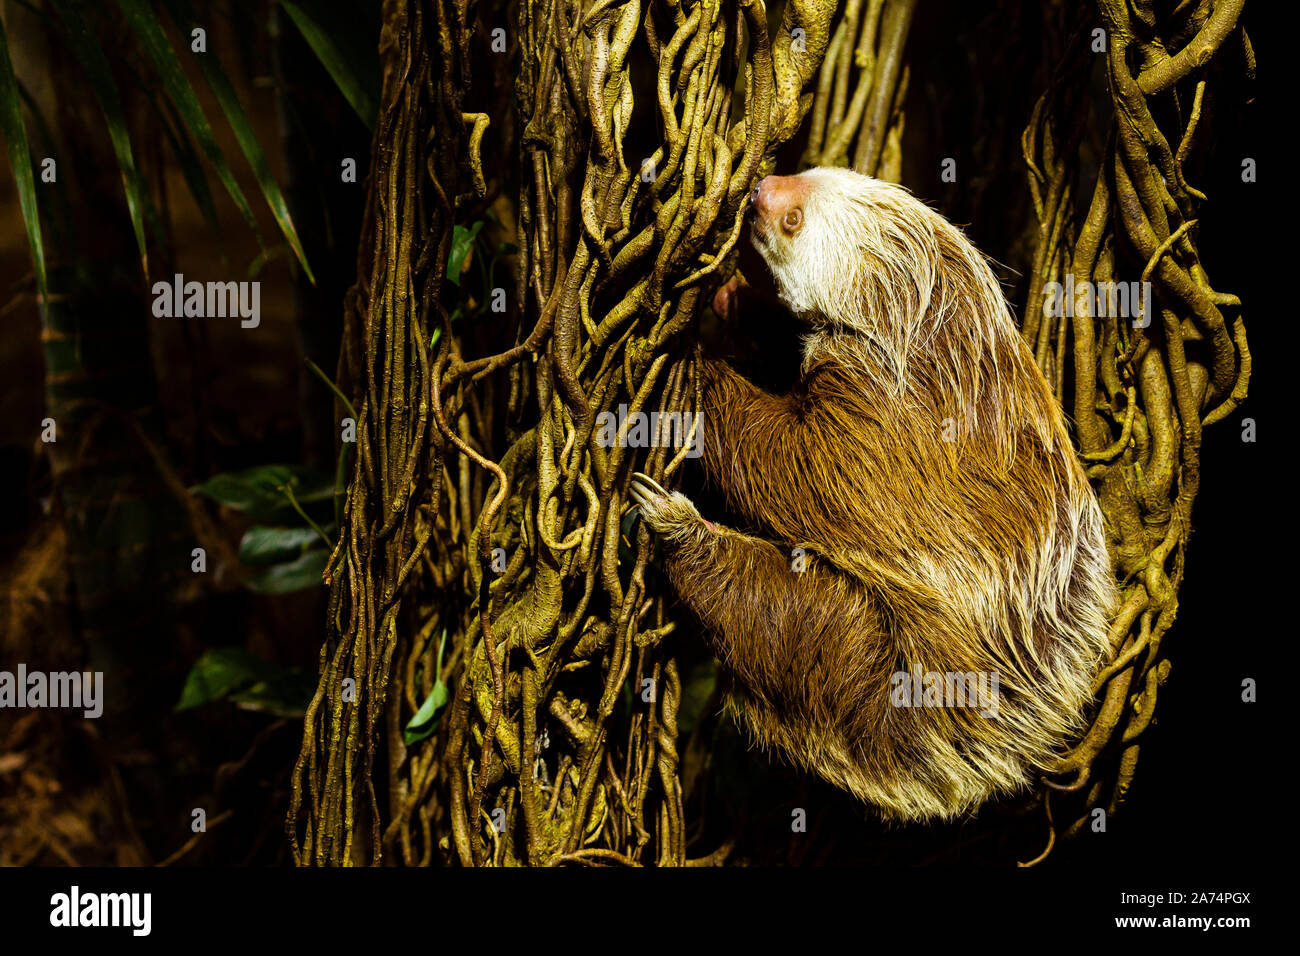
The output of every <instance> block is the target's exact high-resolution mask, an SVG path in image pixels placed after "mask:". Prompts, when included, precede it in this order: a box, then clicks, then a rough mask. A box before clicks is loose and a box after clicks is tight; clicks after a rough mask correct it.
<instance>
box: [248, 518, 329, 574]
mask: <svg viewBox="0 0 1300 956" xmlns="http://www.w3.org/2000/svg"><path fill="white" fill-rule="evenodd" d="M319 542H320V538H319V537H318V536H317V535H316V532H315V530H313V529H312V528H269V527H267V526H266V525H260V524H259V525H254V526H253V527H251V528H249V529H248V530H247V531H245V532H244V537H243V538H242V539H241V540H240V542H239V560H240V561H242V562H243V563H244V564H248V565H254V566H256V565H262V564H279V563H280V562H282V561H293V560H295V559H296V558H298V557H299V556H300V555H301V554H302V553H303V552H304V551H306V550H307V549H308V548H309V547H311V546H312V545H314V544H318V543H319Z"/></svg>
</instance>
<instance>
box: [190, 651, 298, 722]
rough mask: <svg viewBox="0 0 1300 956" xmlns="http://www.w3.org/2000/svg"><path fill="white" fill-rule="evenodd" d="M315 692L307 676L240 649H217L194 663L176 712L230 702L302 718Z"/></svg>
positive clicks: (250, 708) (282, 715)
mask: <svg viewBox="0 0 1300 956" xmlns="http://www.w3.org/2000/svg"><path fill="white" fill-rule="evenodd" d="M315 689H316V681H315V679H314V677H312V676H311V675H309V674H303V673H302V672H301V671H298V670H286V669H284V668H281V667H277V666H275V665H274V664H270V663H268V662H266V661H264V660H262V659H261V658H260V657H258V656H257V655H256V654H252V653H249V652H248V651H246V650H244V649H243V648H239V647H217V648H213V649H212V650H209V651H206V652H205V653H204V654H203V656H202V657H200V658H199V659H198V660H197V661H195V662H194V666H193V667H191V668H190V672H189V674H187V675H186V677H185V686H184V687H183V688H182V689H181V696H180V700H179V701H177V703H176V707H175V710H176V711H178V712H179V711H183V710H190V709H192V708H194V707H199V706H202V705H204V704H210V703H212V702H214V701H218V700H225V699H229V700H230V701H232V702H233V703H234V704H236V705H237V706H239V707H240V708H242V709H244V710H258V711H266V712H268V713H272V714H275V715H276V716H280V717H297V716H301V715H302V714H303V712H304V711H305V710H306V709H307V703H308V701H310V700H311V695H312V694H313V693H314V691H315Z"/></svg>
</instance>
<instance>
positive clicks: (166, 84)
mask: <svg viewBox="0 0 1300 956" xmlns="http://www.w3.org/2000/svg"><path fill="white" fill-rule="evenodd" d="M115 5H116V7H117V8H118V9H119V10H120V11H121V14H122V16H123V18H124V19H125V21H126V23H127V24H128V25H129V27H130V29H131V33H132V35H133V36H134V37H135V40H136V41H137V43H138V48H134V47H131V46H129V45H128V47H126V48H124V49H117V48H115V47H112V46H108V45H106V44H105V43H104V41H103V39H102V38H104V37H106V36H110V35H112V31H110V30H107V29H106V28H105V23H104V18H106V17H109V16H111V15H112V13H111V7H110V6H109V5H108V4H96V3H89V2H87V0H51V6H52V7H53V9H54V11H55V13H57V16H52V15H48V14H47V13H46V12H44V11H42V10H40V9H38V8H35V7H29V9H30V10H31V11H32V12H33V14H34V15H37V16H42V17H44V18H45V22H46V24H47V26H48V27H49V28H50V32H51V35H52V36H54V37H55V38H57V39H59V40H61V41H62V42H63V43H65V44H66V45H67V49H68V53H69V54H70V58H71V59H72V60H75V61H76V62H77V63H78V64H80V65H81V67H82V68H83V69H84V70H85V73H86V78H87V80H88V83H87V86H88V87H89V91H88V92H89V93H90V94H93V96H94V97H95V100H96V101H97V102H98V104H99V109H100V112H101V113H102V114H103V117H104V122H105V125H106V126H107V128H108V133H109V139H110V140H111V142H112V145H113V153H114V156H115V157H116V160H117V164H118V166H119V167H120V169H121V174H122V186H123V191H124V193H125V196H126V205H127V212H128V214H129V216H130V220H131V228H132V231H133V232H134V234H135V242H136V247H137V250H138V252H139V255H140V263H141V266H142V268H143V270H144V274H145V276H146V277H147V276H148V274H149V260H148V252H147V230H146V223H147V224H148V226H149V227H150V229H151V230H152V231H153V232H154V234H155V236H156V237H157V239H158V240H159V241H165V236H164V235H163V232H162V229H161V227H160V225H159V223H158V218H157V212H156V211H155V210H154V209H153V208H152V206H151V205H150V201H149V192H148V190H147V189H146V188H145V184H144V183H143V181H142V177H141V175H140V170H139V167H138V166H137V165H136V161H135V152H134V149H133V144H132V142H131V137H130V134H129V131H128V130H129V127H128V123H127V120H126V115H125V111H124V109H123V106H122V98H121V95H120V92H119V90H118V86H117V83H116V81H115V80H114V66H115V64H117V63H119V62H120V63H124V64H125V65H126V68H127V69H128V70H131V71H134V70H136V69H137V68H138V66H139V63H138V62H137V61H138V59H139V56H138V54H139V53H140V52H142V53H143V55H144V57H145V59H146V60H147V61H148V64H149V66H150V67H152V71H148V70H146V71H145V72H144V73H143V75H141V76H140V77H139V81H140V84H141V88H142V90H143V92H144V93H145V95H146V97H147V98H148V99H149V101H150V102H151V103H152V105H153V108H154V110H155V112H156V115H157V119H158V122H159V125H160V127H161V129H162V133H163V135H164V137H165V138H166V140H167V142H168V144H169V145H170V146H171V148H172V151H173V153H174V154H175V156H176V160H177V163H178V164H179V166H180V169H181V172H182V175H183V176H184V178H185V182H186V185H187V186H188V187H189V190H190V193H191V194H192V196H193V197H194V201H195V202H196V203H197V204H198V206H199V209H200V211H201V212H202V213H203V215H204V218H205V219H206V220H207V221H208V222H209V224H210V225H212V226H213V228H214V229H215V228H216V226H217V216H216V207H215V205H214V204H213V201H212V192H211V190H210V188H209V187H208V182H207V178H206V175H205V174H204V171H203V165H202V162H201V161H200V159H199V154H200V153H201V154H202V156H203V157H204V158H205V159H206V160H207V163H208V165H209V166H210V167H211V168H212V169H213V170H214V171H215V172H216V174H217V178H218V179H219V180H220V181H221V183H222V185H223V186H224V187H225V189H226V192H227V193H229V195H230V198H231V199H232V200H233V202H234V204H235V207H236V208H237V209H238V210H239V212H240V215H241V216H242V217H243V218H244V221H245V222H246V223H247V224H248V226H249V227H250V228H251V229H252V230H253V232H254V234H255V235H256V236H257V240H258V244H259V246H263V242H262V236H261V233H260V231H259V229H258V227H257V220H256V218H255V217H254V215H253V210H252V207H251V206H250V205H249V202H248V199H247V198H246V197H245V195H244V192H243V190H242V189H241V188H240V186H239V183H238V182H237V181H236V179H235V176H234V173H233V171H232V170H231V167H230V165H229V163H228V162H227V161H226V158H225V155H224V154H223V153H222V151H221V148H220V147H219V146H218V145H217V141H216V137H215V135H214V133H213V130H212V127H211V125H210V124H209V122H208V118H207V116H206V115H205V113H204V112H203V109H202V107H201V105H200V103H199V98H198V95H197V94H196V92H195V90H194V87H193V86H192V84H191V83H190V81H189V79H188V77H187V76H186V74H185V70H184V67H183V65H182V61H181V58H180V57H179V56H178V55H177V52H176V50H175V48H174V47H173V46H172V43H171V41H170V40H169V39H168V37H167V32H166V29H165V28H164V25H163V22H162V20H161V19H160V18H159V16H158V13H157V12H156V10H155V5H154V3H152V2H151V0H116V4H115ZM163 5H164V6H165V7H166V9H167V10H168V11H169V13H170V15H171V19H172V20H173V22H174V23H175V25H176V27H177V28H178V29H179V31H180V33H181V36H182V37H188V36H189V30H190V28H191V25H193V24H196V23H201V22H202V21H201V20H200V19H199V17H197V16H196V15H195V10H194V8H193V7H192V6H191V3H190V0H163ZM283 6H284V8H285V10H286V12H287V13H288V14H289V17H290V19H292V20H293V22H294V23H295V24H296V25H297V27H298V29H299V30H300V31H301V32H302V34H303V36H304V37H305V38H306V39H307V42H308V43H309V44H310V46H311V48H312V49H313V51H315V53H316V55H317V56H318V57H319V58H320V60H321V62H322V64H323V65H324V66H325V68H326V69H327V70H328V71H329V73H330V75H331V77H333V79H334V81H335V83H337V84H338V87H339V90H340V91H341V92H342V93H343V95H344V96H345V97H346V98H347V100H348V102H349V103H351V104H352V106H353V108H354V109H356V110H357V112H358V114H359V115H360V116H361V118H362V119H363V120H364V121H365V122H366V123H367V125H369V126H371V127H373V125H374V120H375V113H376V106H375V104H376V103H377V101H378V91H379V66H378V55H377V52H376V51H374V50H373V49H371V46H370V44H367V43H365V42H364V41H363V40H362V39H361V38H360V37H358V36H357V30H356V23H355V16H354V14H355V13H356V10H355V7H356V5H355V4H346V5H345V4H334V3H319V2H318V3H305V2H302V3H288V2H285V3H283ZM361 6H362V7H363V8H365V9H364V10H363V11H362V12H363V13H370V12H374V11H375V10H377V7H376V6H375V5H374V4H373V3H366V4H362V5H361ZM198 13H199V14H200V15H207V16H208V18H209V19H211V17H213V16H215V15H217V13H218V8H217V6H216V5H215V4H206V3H205V4H202V5H201V6H200V8H199V10H198ZM367 22H368V19H367ZM194 56H195V57H196V60H197V66H198V68H199V70H200V71H201V72H202V73H203V76H204V78H205V79H206V80H207V83H208V86H209V88H210V89H211V91H212V94H213V96H214V98H215V99H216V100H217V102H218V104H220V106H221V110H222V112H223V113H224V114H225V117H226V120H227V122H228V123H229V125H230V128H231V130H232V132H233V133H234V135H235V139H236V141H237V142H238V143H239V147H240V150H241V151H242V152H243V154H244V156H245V158H246V159H247V161H248V164H249V167H250V169H251V170H252V172H253V175H254V177H255V178H256V180H257V183H258V187H259V188H260V190H261V192H262V195H263V197H264V198H265V200H266V204H267V206H268V208H269V209H270V210H271V213H272V215H273V216H274V218H275V221H276V224H277V226H278V227H279V229H280V232H281V233H282V234H283V236H284V239H285V242H286V243H287V244H288V246H289V248H290V249H292V250H293V253H294V255H295V257H296V258H297V261H298V262H299V263H300V264H301V266H302V268H303V271H304V272H305V273H306V275H307V278H308V279H309V280H310V281H312V282H313V283H314V282H315V281H316V279H315V275H314V274H313V272H312V270H311V266H310V265H309V264H308V262H307V256H306V253H305V252H304V250H303V247H302V242H301V241H300V239H299V236H298V231H297V228H296V227H295V226H294V223H293V218H292V216H291V215H290V213H289V208H288V205H287V203H286V202H285V199H284V196H283V194H282V192H281V190H280V187H279V184H278V183H277V182H276V181H275V177H274V176H272V175H271V172H270V166H269V163H268V161H267V157H266V152H265V150H264V149H263V148H262V145H261V144H260V143H259V142H258V140H257V136H256V134H255V133H254V131H253V127H252V123H251V122H250V120H249V117H248V114H247V113H246V111H245V110H244V107H243V105H242V104H241V103H240V101H239V98H238V96H237V95H236V94H235V89H234V84H233V83H232V82H231V79H230V76H229V74H228V73H227V71H226V69H225V68H224V67H223V66H222V62H221V58H220V57H219V56H218V55H217V53H216V52H215V51H212V50H209V51H207V52H203V53H195V54H194ZM155 88H158V89H161V90H162V91H163V92H164V93H165V98H162V99H160V98H155V96H154V89H155ZM22 101H23V97H22V89H21V87H20V86H19V84H18V81H17V79H16V78H15V76H14V72H13V64H12V61H11V60H10V57H9V41H8V36H7V35H6V33H5V30H4V27H3V25H2V24H0V133H3V135H4V138H5V142H6V144H7V146H8V154H9V164H10V166H11V168H12V169H13V173H14V180H15V182H16V183H17V188H18V201H19V205H20V207H21V209H22V213H23V222H24V225H25V227H26V230H27V242H28V245H29V246H30V247H31V253H32V261H33V263H34V265H35V271H36V283H37V288H38V290H39V292H40V294H41V296H42V297H43V296H44V295H45V293H46V288H47V279H46V265H45V243H44V239H43V237H42V230H41V221H40V213H39V208H38V204H37V193H36V188H35V177H34V174H33V169H32V158H31V152H30V148H29V145H28V140H27V130H26V125H25V123H24V120H23V113H22ZM196 146H197V149H196ZM263 254H264V255H265V254H266V250H265V247H264V246H263Z"/></svg>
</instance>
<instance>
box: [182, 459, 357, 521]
mask: <svg viewBox="0 0 1300 956" xmlns="http://www.w3.org/2000/svg"><path fill="white" fill-rule="evenodd" d="M283 488H289V489H291V490H292V491H293V495H294V498H295V499H296V500H297V502H298V503H299V504H300V505H302V506H303V508H304V509H307V510H309V511H310V510H312V508H311V507H309V506H314V505H317V504H319V503H322V502H331V503H332V501H333V498H334V477H333V476H332V475H329V474H326V473H325V472H322V471H318V470H316V469H314V468H309V467H307V466H304V465H257V466H256V467H253V468H246V469H244V470H243V471H231V472H225V473H223V474H219V475H213V476H212V477H211V478H209V479H208V480H207V481H205V482H203V484H201V485H198V486H196V487H194V488H191V489H190V490H191V491H192V492H194V493H195V494H200V495H203V496H204V497H205V498H209V499H211V500H212V501H215V502H217V503H218V504H222V505H225V506H226V507H227V508H233V509H235V510H236V511H243V512H246V513H247V514H249V515H251V516H252V517H254V518H256V519H257V520H258V521H260V522H263V523H265V524H277V523H282V522H285V521H287V520H291V516H292V515H293V514H294V508H293V505H291V504H290V503H289V500H288V499H287V498H286V497H285V494H284V492H283V491H282V490H281V489H283Z"/></svg>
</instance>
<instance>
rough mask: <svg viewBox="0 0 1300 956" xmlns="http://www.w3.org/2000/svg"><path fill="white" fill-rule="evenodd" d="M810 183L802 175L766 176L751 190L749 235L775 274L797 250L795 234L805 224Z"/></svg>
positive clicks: (796, 234)
mask: <svg viewBox="0 0 1300 956" xmlns="http://www.w3.org/2000/svg"><path fill="white" fill-rule="evenodd" d="M810 187H811V183H810V182H809V181H808V180H807V179H805V178H804V177H802V176H765V177H764V178H763V179H762V180H760V181H759V184H758V185H757V186H755V187H754V191H753V192H752V193H750V194H749V209H748V211H747V212H746V219H747V220H748V222H749V239H750V242H752V243H753V244H754V248H755V249H757V250H758V251H759V253H760V254H761V255H762V256H763V259H764V261H765V262H767V265H768V268H770V269H772V271H773V273H774V274H776V273H777V266H778V265H779V264H780V263H784V262H787V261H788V260H789V259H790V258H791V257H792V256H793V254H794V241H795V238H796V237H797V236H798V235H799V233H800V232H801V231H802V230H803V228H804V205H805V204H806V203H807V201H808V199H809V195H808V194H809V192H810ZM777 278H778V280H779V278H780V276H779V275H777Z"/></svg>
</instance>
